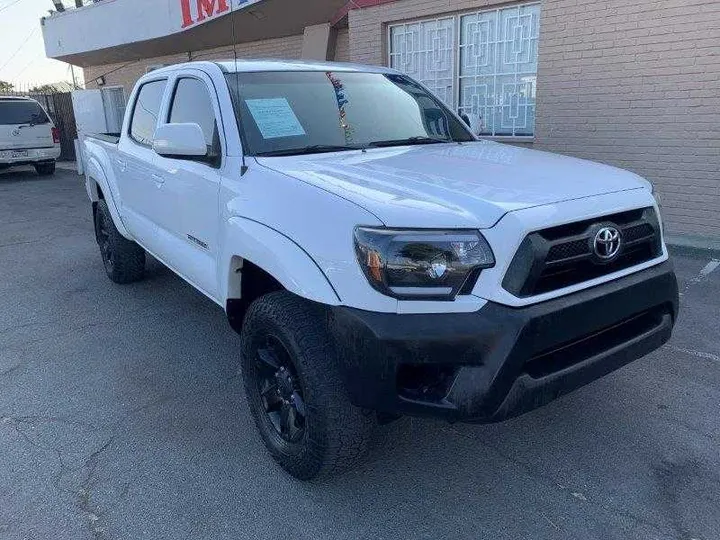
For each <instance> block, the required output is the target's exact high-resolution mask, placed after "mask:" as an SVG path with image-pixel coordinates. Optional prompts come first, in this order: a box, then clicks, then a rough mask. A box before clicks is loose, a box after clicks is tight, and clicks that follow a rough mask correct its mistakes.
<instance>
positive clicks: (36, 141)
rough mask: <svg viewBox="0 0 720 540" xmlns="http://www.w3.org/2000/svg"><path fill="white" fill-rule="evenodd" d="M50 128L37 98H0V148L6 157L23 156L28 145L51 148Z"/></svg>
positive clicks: (49, 121) (51, 125) (51, 124)
mask: <svg viewBox="0 0 720 540" xmlns="http://www.w3.org/2000/svg"><path fill="white" fill-rule="evenodd" d="M52 128H53V123H52V121H51V120H50V118H49V117H48V115H47V113H46V112H45V110H44V109H43V108H42V107H41V106H40V104H39V103H38V102H37V101H35V100H32V99H7V98H5V99H2V98H0V151H5V153H7V154H9V156H8V157H13V158H18V157H26V156H27V150H28V149H33V148H52V147H53V145H54V143H53V136H52ZM23 154H25V156H23Z"/></svg>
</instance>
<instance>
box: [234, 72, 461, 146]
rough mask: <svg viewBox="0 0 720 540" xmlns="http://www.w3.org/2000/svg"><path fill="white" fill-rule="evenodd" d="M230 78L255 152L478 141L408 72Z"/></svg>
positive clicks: (247, 138)
mask: <svg viewBox="0 0 720 540" xmlns="http://www.w3.org/2000/svg"><path fill="white" fill-rule="evenodd" d="M227 81H228V84H229V85H230V90H231V93H232V94H233V100H234V106H235V111H236V115H237V119H238V123H239V125H240V130H241V133H242V135H243V143H244V145H245V146H246V148H245V151H246V153H247V154H249V155H256V156H263V155H264V156H270V155H292V154H301V153H315V152H327V151H335V150H346V149H354V148H366V147H371V146H399V145H402V144H434V143H442V142H452V141H474V140H475V138H474V137H473V135H472V134H471V133H470V132H469V131H468V130H467V128H466V127H465V126H464V125H463V124H462V122H460V121H458V120H457V119H456V118H455V117H454V116H453V115H452V114H451V113H450V111H449V110H448V109H447V108H446V107H445V106H444V105H443V104H442V103H441V102H440V101H439V100H438V99H437V98H435V97H434V96H432V95H431V94H429V93H428V92H427V91H426V90H425V89H424V88H423V87H422V86H420V85H419V84H417V83H416V82H414V81H413V80H412V79H410V78H408V77H406V76H404V75H392V74H382V73H354V72H353V73H347V72H324V71H310V72H292V71H290V72H286V71H283V72H257V73H237V74H236V73H232V74H229V75H228V76H227Z"/></svg>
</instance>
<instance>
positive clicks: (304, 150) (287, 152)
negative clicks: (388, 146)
mask: <svg viewBox="0 0 720 540" xmlns="http://www.w3.org/2000/svg"><path fill="white" fill-rule="evenodd" d="M360 149H361V147H359V146H343V145H339V144H313V145H310V146H302V147H300V148H284V149H282V150H268V151H267V152H258V153H257V154H255V155H256V156H258V157H271V156H300V155H303V154H320V153H322V152H342V151H345V150H360Z"/></svg>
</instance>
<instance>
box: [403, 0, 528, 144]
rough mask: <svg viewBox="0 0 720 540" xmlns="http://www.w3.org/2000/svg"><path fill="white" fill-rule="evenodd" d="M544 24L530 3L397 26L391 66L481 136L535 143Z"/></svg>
mask: <svg viewBox="0 0 720 540" xmlns="http://www.w3.org/2000/svg"><path fill="white" fill-rule="evenodd" d="M539 19H540V5H539V4H536V3H533V4H524V5H520V6H513V7H509V8H503V9H492V10H483V11H479V12H475V13H467V14H462V15H459V16H457V17H449V18H443V19H438V20H431V21H420V22H414V23H408V24H400V25H393V26H391V27H390V47H389V49H390V59H389V60H390V66H391V67H394V68H396V69H398V70H400V71H403V72H404V73H407V74H409V75H411V76H413V77H415V78H418V79H419V80H421V81H422V82H423V83H424V84H425V85H426V86H428V88H430V89H431V90H432V91H433V92H434V93H435V94H436V95H437V96H438V97H440V98H441V99H442V100H443V101H444V102H445V103H446V104H447V105H448V106H450V107H453V108H454V109H455V110H458V111H459V112H460V113H461V114H462V115H463V116H465V117H467V118H468V120H469V121H470V124H471V127H472V129H473V132H474V133H476V134H477V135H488V136H532V135H533V134H534V132H535V99H536V89H537V58H538V36H539ZM454 28H457V31H456V32H454V33H453V29H454ZM449 40H450V45H448V41H449ZM448 48H449V49H450V51H448ZM456 64H457V65H456ZM448 74H456V75H448Z"/></svg>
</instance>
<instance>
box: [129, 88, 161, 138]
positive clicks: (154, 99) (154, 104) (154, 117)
mask: <svg viewBox="0 0 720 540" xmlns="http://www.w3.org/2000/svg"><path fill="white" fill-rule="evenodd" d="M166 85H167V81H166V80H162V81H152V82H149V83H145V84H143V85H142V86H141V87H140V91H139V92H138V97H137V99H136V100H135V107H134V108H133V115H132V119H131V120H130V137H132V138H133V139H134V140H135V141H137V142H138V143H140V144H143V145H145V146H150V145H152V142H153V136H154V135H155V128H156V127H157V121H158V115H159V114H160V105H161V104H162V98H163V94H164V93H165V86H166Z"/></svg>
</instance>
